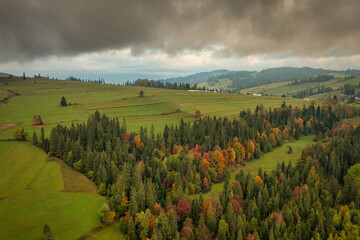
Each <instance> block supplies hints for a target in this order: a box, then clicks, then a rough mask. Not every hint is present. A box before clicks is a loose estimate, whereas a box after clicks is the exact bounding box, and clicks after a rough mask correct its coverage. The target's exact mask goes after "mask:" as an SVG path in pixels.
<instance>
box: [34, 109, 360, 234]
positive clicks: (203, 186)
mask: <svg viewBox="0 0 360 240" xmlns="http://www.w3.org/2000/svg"><path fill="white" fill-rule="evenodd" d="M359 114H360V112H359V109H357V108H355V107H353V106H351V105H348V106H347V107H343V106H338V104H329V105H325V106H323V107H320V106H317V107H315V106H314V105H309V106H308V107H306V106H304V107H303V108H298V107H294V108H293V107H291V106H287V105H286V104H285V102H284V103H283V104H282V106H281V107H280V108H275V109H271V108H270V109H265V108H264V107H263V106H258V107H257V108H256V109H255V111H253V112H252V111H242V112H240V114H239V117H238V118H236V119H234V120H228V119H227V118H216V117H214V118H210V117H206V118H200V119H199V120H197V121H194V122H184V121H181V122H180V124H179V125H176V126H165V128H164V131H163V133H162V134H155V132H154V128H153V127H152V128H151V129H150V130H147V129H146V128H141V129H140V131H139V133H134V132H129V131H127V129H126V122H125V121H123V122H121V123H120V122H119V120H118V119H111V118H108V117H107V116H106V115H100V113H99V112H95V114H94V115H92V116H91V117H89V119H88V121H87V123H82V124H77V125H72V126H71V127H69V128H68V127H65V126H62V125H58V126H57V127H55V128H54V129H52V131H51V134H50V139H45V138H44V134H43V130H42V134H41V139H40V141H39V143H38V145H40V146H42V147H43V148H44V150H45V151H46V152H49V154H50V155H51V156H55V157H59V158H62V159H64V161H65V162H66V163H67V164H68V165H70V166H72V167H73V168H75V169H76V170H77V171H80V172H82V173H84V174H85V175H86V176H87V177H89V178H90V179H91V180H93V181H94V182H95V183H96V184H97V185H98V188H99V193H100V194H103V195H106V196H107V197H108V199H109V203H108V204H107V205H104V206H103V207H102V208H101V209H100V215H101V221H102V222H103V223H111V222H113V221H120V229H119V231H122V232H123V233H124V234H125V235H126V236H127V237H128V238H130V239H137V238H139V239H146V238H152V239H180V238H185V239H200V238H206V239H215V238H218V239H279V238H281V239H309V238H307V237H308V236H309V235H311V236H315V235H316V236H320V237H321V238H318V239H327V237H329V236H330V233H334V234H333V237H336V234H335V233H336V232H335V231H334V230H333V228H331V227H327V226H325V225H326V224H328V222H326V221H325V219H326V217H328V214H335V212H336V211H338V213H337V214H340V215H339V216H340V218H341V221H340V224H338V225H336V227H335V228H336V229H337V230H338V233H339V234H338V235H339V236H340V233H341V231H345V235H347V234H350V233H348V232H349V231H350V232H351V231H352V230H351V229H352V225H351V227H350V230H344V229H345V228H344V224H342V220H343V216H345V215H344V214H350V215H351V214H353V215H354V213H353V211H355V212H356V214H358V212H357V210H356V209H357V207H358V205H357V204H358V203H353V204H351V203H352V202H354V198H353V197H354V196H352V197H350V198H349V197H347V198H345V196H348V195H347V192H346V191H344V194H342V195H341V198H340V197H339V199H338V200H337V201H335V200H336V199H337V194H336V196H335V197H334V199H333V200H331V201H330V200H326V201H329V202H326V204H324V203H323V201H325V200H324V197H323V195H322V194H324V189H322V188H326V189H327V187H329V186H328V184H327V182H324V181H326V180H327V178H328V177H329V176H330V175H332V174H333V173H332V172H331V171H337V173H336V174H337V175H336V179H335V180H332V181H333V182H334V183H333V185H334V186H335V185H336V188H334V189H335V190H340V189H343V188H345V186H346V184H345V182H346V181H345V176H346V174H347V171H348V169H349V168H350V167H351V165H353V164H354V161H357V159H358V158H354V159H355V160H351V161H352V162H346V164H345V160H344V161H341V160H342V159H344V158H346V159H347V160H346V161H348V158H350V157H354V156H353V155H345V156H343V157H342V158H339V157H338V155H336V154H335V153H334V154H333V155H334V157H333V158H332V159H335V160H331V161H329V162H326V161H325V159H328V157H324V160H323V162H321V160H320V158H319V155H314V154H315V153H316V154H318V151H321V153H323V154H325V152H324V151H325V150H326V149H328V148H329V149H330V148H331V147H332V148H334V146H336V145H331V143H332V141H335V140H333V139H332V138H330V137H331V136H335V137H334V139H335V138H336V136H338V135H339V134H338V132H342V131H343V130H341V129H340V130H341V131H340V130H336V131H335V130H334V126H335V125H336V124H337V123H338V122H339V120H341V119H343V118H346V117H353V116H358V115H359ZM338 128H340V127H339V126H338ZM334 131H335V132H334ZM349 132H350V133H351V134H355V133H358V132H359V131H358V130H357V131H349ZM310 133H315V134H316V135H317V139H318V140H319V141H320V142H319V143H318V144H317V145H316V146H322V147H317V148H314V149H312V148H309V149H307V150H306V151H305V153H303V155H304V156H302V161H301V162H299V164H298V165H297V166H296V167H292V166H290V165H289V166H285V165H284V164H283V165H281V166H279V167H278V168H277V169H276V170H275V171H273V172H272V173H262V171H261V170H260V171H259V174H258V176H257V177H256V178H253V177H251V176H250V175H244V173H240V174H239V175H237V176H236V181H234V182H230V178H229V173H228V170H227V169H228V168H229V167H232V166H236V165H241V164H246V162H247V161H251V160H252V159H254V158H259V157H260V156H261V154H263V153H266V152H268V151H271V150H272V149H274V148H276V147H277V146H280V145H282V144H283V142H284V141H288V140H293V139H299V137H300V136H301V135H307V134H310ZM350 133H347V134H350ZM344 136H345V134H342V135H339V136H338V138H339V139H342V138H344ZM359 136H360V135H359ZM339 141H340V140H339ZM323 142H324V143H323ZM326 144H327V145H326ZM351 144H353V145H354V144H355V142H351ZM356 144H359V143H358V142H356ZM344 147H345V148H346V146H344ZM348 147H350V146H348ZM356 147H358V145H356V146H355V145H354V149H355V148H356ZM319 149H320V150H319ZM351 149H352V148H349V149H347V152H348V153H349V154H350V150H351ZM340 153H342V152H340ZM334 161H335V162H334ZM339 161H340V163H339ZM349 161H350V160H349ZM325 162H326V164H325ZM330 162H331V164H330ZM339 164H340V165H341V164H343V167H340V168H339V166H338V165H339ZM330 165H331V167H329V166H330ZM334 166H336V167H334ZM335 168H336V169H335ZM329 169H331V170H329ZM339 169H340V170H339ZM311 171H312V172H314V174H313V175H314V177H313V178H310V177H309V174H310V172H311ZM311 176H312V175H311ZM310 180H311V181H312V182H311V181H310ZM222 181H224V190H223V191H222V193H221V195H220V196H219V197H218V198H215V199H206V200H204V199H203V198H202V195H200V198H194V199H193V198H191V197H190V195H191V194H194V193H201V192H206V191H209V190H210V189H211V185H212V184H213V183H218V182H222ZM296 189H297V191H298V192H299V193H298V194H296V191H295V195H294V190H296ZM334 189H332V192H331V193H334V192H335V190H334ZM326 196H327V197H328V198H329V199H330V198H331V197H333V195H326ZM305 198H306V201H307V202H306V204H308V202H309V204H310V205H309V204H308V205H306V209H305V210H304V209H298V208H299V206H300V205H297V202H296V201H305V200H304V199H305ZM331 199H332V198H331ZM330 203H331V204H330ZM339 204H349V206H348V210H347V209H345V210H346V211H345V210H344V209H343V210H342V213H340V212H339V211H340V208H339ZM319 205H321V207H320V206H319ZM354 206H355V207H354ZM337 207H338V208H337ZM329 208H331V209H334V210H331V211H330V210H329ZM312 209H313V210H314V211H315V213H316V214H312V215H311V214H309V213H312V212H311V210H312ZM320 209H322V210H323V212H322V214H323V215H319V214H318V211H320ZM329 211H330V212H329ZM344 211H345V212H344ZM296 214H297V215H296ZM341 214H342V215H341ZM356 214H355V215H354V216H355V220H354V219H352V220H351V219H350V222H351V224H353V225H354V224H355V225H356V223H357V222H356V221H358V220H356V219H358V218H357V217H356V216H358V215H356ZM314 215H315V219H310V216H314ZM334 216H335V215H334ZM337 216H338V215H337ZM351 216H352V215H351ZM309 219H310V220H309ZM320 219H322V220H320ZM321 221H322V223H321ZM306 224H310V225H311V227H312V228H311V229H312V230H311V231H310V230H309V231H308V230H306V227H307V226H308V225H306ZM318 225H319V228H318ZM321 226H323V227H322V228H321ZM334 226H335V225H334ZM297 228H299V230H297V231H298V232H299V233H297V234H298V235H297V236H298V238H295V235H294V234H295V233H296V231H295V230H296V229H297ZM320 228H321V229H320ZM347 229H348V228H347ZM323 237H326V238H323ZM314 239H315V238H314Z"/></svg>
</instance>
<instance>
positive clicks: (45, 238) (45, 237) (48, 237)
mask: <svg viewBox="0 0 360 240" xmlns="http://www.w3.org/2000/svg"><path fill="white" fill-rule="evenodd" d="M41 240H54V237H53V235H52V233H51V230H50V227H49V225H47V224H45V226H44V230H43V234H42V236H41Z"/></svg>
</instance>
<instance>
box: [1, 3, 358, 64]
mask: <svg viewBox="0 0 360 240" xmlns="http://www.w3.org/2000/svg"><path fill="white" fill-rule="evenodd" d="M359 9H360V1H358V0H331V1H329V0H301V1H296V0H221V1H219V0H136V1H134V0H103V1H98V0H75V1H74V0H27V1H24V0H2V1H1V2H0V61H1V62H9V61H28V60H33V59H36V58H40V57H48V56H73V55H77V54H80V53H90V52H98V51H104V50H108V49H126V48H130V49H131V52H132V54H133V55H139V54H146V53H149V52H154V51H155V52H157V51H158V52H164V53H167V54H170V55H173V54H177V53H183V52H184V51H203V50H207V51H213V52H214V53H216V54H221V55H222V56H224V55H231V56H247V55H251V54H266V53H270V54H274V53H279V52H293V53H295V54H299V55H302V56H326V55H330V56H344V55H358V54H359V53H360V44H359V41H358V39H359V38H360V27H359V23H360V14H358V10H359Z"/></svg>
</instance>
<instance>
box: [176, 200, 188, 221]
mask: <svg viewBox="0 0 360 240" xmlns="http://www.w3.org/2000/svg"><path fill="white" fill-rule="evenodd" d="M176 212H177V214H178V218H179V220H183V219H184V218H185V217H187V216H189V215H190V213H191V206H190V203H189V202H188V201H187V200H186V199H183V200H180V201H179V202H178V205H177V211H176Z"/></svg>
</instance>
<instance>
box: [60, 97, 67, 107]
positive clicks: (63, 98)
mask: <svg viewBox="0 0 360 240" xmlns="http://www.w3.org/2000/svg"><path fill="white" fill-rule="evenodd" d="M60 105H61V106H62V107H66V106H67V102H66V99H65V97H64V96H63V97H62V98H61V101H60Z"/></svg>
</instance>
